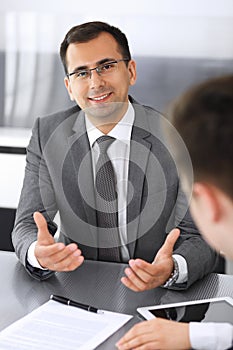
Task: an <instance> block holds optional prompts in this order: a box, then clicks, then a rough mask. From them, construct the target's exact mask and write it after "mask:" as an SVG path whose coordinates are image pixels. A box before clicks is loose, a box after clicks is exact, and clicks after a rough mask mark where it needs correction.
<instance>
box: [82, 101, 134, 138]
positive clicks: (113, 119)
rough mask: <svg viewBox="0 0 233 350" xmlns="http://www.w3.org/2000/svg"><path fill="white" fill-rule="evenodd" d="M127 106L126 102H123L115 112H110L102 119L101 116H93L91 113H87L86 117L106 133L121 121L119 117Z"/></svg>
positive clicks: (122, 115) (123, 113)
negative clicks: (121, 106)
mask: <svg viewBox="0 0 233 350" xmlns="http://www.w3.org/2000/svg"><path fill="white" fill-rule="evenodd" d="M128 106H129V104H128V103H124V106H123V108H121V109H120V110H119V111H117V112H114V113H112V114H111V115H109V116H105V117H104V118H103V119H101V117H99V118H95V117H93V116H92V115H88V114H87V118H88V119H89V120H90V122H91V123H92V124H93V125H94V126H95V127H96V128H97V129H99V130H100V131H101V132H102V133H103V134H105V135H106V134H108V133H109V132H110V131H111V130H112V129H113V128H114V127H115V126H116V125H117V124H118V123H119V122H120V121H121V119H122V118H123V117H124V115H125V113H126V112H127V109H128Z"/></svg>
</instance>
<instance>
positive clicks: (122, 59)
mask: <svg viewBox="0 0 233 350" xmlns="http://www.w3.org/2000/svg"><path fill="white" fill-rule="evenodd" d="M127 61H130V59H129V58H120V59H119V60H114V61H106V62H104V63H101V64H98V66H96V67H95V68H85V69H80V72H85V71H86V72H89V74H90V76H89V78H90V79H91V77H92V71H93V70H95V71H96V73H97V74H98V75H99V76H101V73H100V72H98V69H99V68H100V67H102V66H104V65H106V64H111V63H119V62H127ZM78 72H79V71H78V70H77V71H73V72H71V73H67V74H66V76H67V78H68V79H69V77H71V76H72V75H74V74H77V73H78Z"/></svg>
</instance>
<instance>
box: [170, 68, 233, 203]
mask: <svg viewBox="0 0 233 350" xmlns="http://www.w3.org/2000/svg"><path fill="white" fill-rule="evenodd" d="M169 114H170V118H171V122H172V124H173V125H174V126H175V128H176V129H177V131H178V133H179V134H180V135H181V137H182V139H183V141H184V143H185V145H186V147H187V149H188V151H189V154H190V157H191V160H192V164H193V171H194V181H195V182H208V183H212V184H213V185H215V186H217V187H219V188H220V189H221V190H222V191H224V192H225V193H226V194H227V195H228V196H229V197H230V198H231V199H233V181H232V179H233V75H230V76H225V77H220V78H215V79H212V80H209V81H207V82H204V83H202V84H200V85H198V86H195V87H193V88H192V89H190V90H189V91H187V92H186V93H184V94H183V95H182V96H181V97H180V98H178V99H177V100H176V101H175V102H174V103H173V105H172V107H171V109H170V111H169ZM181 167H182V165H181Z"/></svg>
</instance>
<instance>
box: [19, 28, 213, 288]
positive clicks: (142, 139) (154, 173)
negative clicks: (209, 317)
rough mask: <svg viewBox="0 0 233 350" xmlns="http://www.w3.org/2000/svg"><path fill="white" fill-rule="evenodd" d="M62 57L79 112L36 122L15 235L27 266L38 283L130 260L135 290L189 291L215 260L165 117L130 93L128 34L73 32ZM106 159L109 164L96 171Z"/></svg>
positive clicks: (128, 279) (127, 280) (129, 279)
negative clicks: (183, 181) (183, 183)
mask: <svg viewBox="0 0 233 350" xmlns="http://www.w3.org/2000/svg"><path fill="white" fill-rule="evenodd" d="M60 55H61V59H62V62H63V65H64V68H65V72H66V77H65V80H64V81H65V85H66V88H67V90H68V93H69V96H70V98H71V99H72V100H75V101H76V102H77V106H75V107H72V108H70V109H69V110H66V111H63V112H59V113H56V114H54V115H51V116H48V117H45V118H38V119H37V121H36V122H35V125H34V128H33V133H32V138H31V141H30V144H29V146H28V149H27V165H26V172H25V180H24V185H23V189H22V194H21V198H20V203H19V207H18V210H17V215H16V222H15V227H14V230H13V234H12V238H13V244H14V247H15V250H16V253H17V255H18V257H19V259H20V261H21V262H22V263H23V264H24V265H25V266H26V269H27V271H28V272H29V273H30V274H31V275H32V276H33V277H35V278H38V279H46V278H48V277H49V276H50V275H51V274H53V272H54V271H72V270H74V269H76V268H78V267H79V266H80V265H81V264H82V263H83V261H84V258H86V259H93V260H106V261H114V262H129V268H126V270H125V273H126V276H125V277H123V278H122V282H123V283H124V284H125V285H126V286H127V287H129V288H131V289H132V290H135V291H141V290H144V289H148V288H154V287H157V286H160V285H165V286H166V287H172V288H187V287H188V286H189V285H190V284H192V283H193V282H194V281H196V280H197V279H200V278H202V277H203V276H204V275H205V274H207V273H209V272H211V271H213V270H214V268H215V266H216V264H217V261H218V256H217V255H216V254H215V253H214V252H213V251H212V249H211V248H210V247H209V246H208V245H207V243H206V242H205V241H204V240H203V239H202V238H201V237H200V235H199V233H198V231H197V229H196V227H195V226H194V224H193V222H192V219H191V217H190V215H189V212H188V207H187V205H188V203H187V200H186V198H185V196H184V194H183V193H182V191H181V189H180V183H179V178H178V174H177V169H176V165H175V163H174V161H173V159H172V157H171V154H170V152H169V148H168V146H167V145H166V143H165V141H164V139H163V133H162V130H161V121H162V117H161V115H160V114H159V113H158V112H157V111H155V110H153V109H151V108H150V107H145V106H142V105H140V104H139V103H137V102H136V101H135V100H133V99H132V98H131V97H130V96H128V90H129V86H130V85H133V84H134V83H135V81H136V64H135V62H134V61H133V60H132V59H131V55H130V51H129V47H128V42H127V39H126V37H125V35H124V34H123V33H122V32H121V31H120V30H119V29H118V28H115V27H113V26H110V25H108V24H106V23H102V22H90V23H85V24H82V25H80V26H76V27H74V28H72V29H71V30H70V31H69V32H68V33H67V35H66V37H65V39H64V41H63V42H62V44H61V49H60ZM103 140H104V142H108V143H109V146H108V148H107V151H106V150H105V151H104V152H105V153H104V155H102V153H101V152H102V150H101V147H102V146H100V144H101V143H102V142H103ZM109 141H110V142H109ZM101 156H103V157H105V158H104V159H105V162H104V164H105V165H107V168H106V167H105V166H104V167H103V168H102V166H101V168H98V163H99V159H100V158H101ZM187 161H188V157H187ZM100 169H101V171H102V173H101V174H102V176H101V178H100V181H99V182H98V184H99V183H100V184H99V186H100V187H102V189H103V188H104V191H105V195H106V197H104V196H102V197H104V199H103V198H101V199H100V198H99V197H100V191H99V190H97V176H98V173H99V171H100ZM106 169H107V170H106ZM190 176H191V175H190ZM95 179H96V180H95ZM113 187H114V189H113ZM106 189H107V190H106ZM112 189H113V190H112ZM104 191H103V192H104ZM108 191H109V192H110V191H112V193H113V195H114V196H115V197H114V198H113V197H112V198H111V199H107V197H108V196H107V192H108ZM114 193H115V194H114ZM101 201H102V202H101ZM99 203H103V206H102V207H101V206H99ZM113 204H114V205H116V207H114V208H116V209H114V210H113V206H112V205H113ZM101 205H102V204H101ZM99 208H101V209H99ZM103 208H104V209H103ZM109 208H110V209H109ZM57 211H59V214H60V220H61V228H60V234H59V239H58V241H56V240H55V239H54V237H53V236H54V234H55V232H56V230H57V226H56V224H55V223H54V221H53V219H54V216H55V214H56V212H57ZM105 211H106V212H105ZM103 222H104V223H103ZM174 228H175V229H174ZM171 229H173V230H172V231H171V233H170V234H168V233H169V231H170V230H171Z"/></svg>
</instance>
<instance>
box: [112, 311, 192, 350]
mask: <svg viewBox="0 0 233 350" xmlns="http://www.w3.org/2000/svg"><path fill="white" fill-rule="evenodd" d="M116 346H117V348H118V349H120V350H127V349H134V350H142V349H153V350H156V349H164V350H174V349H176V350H185V349H190V348H191V344H190V340H189V324H188V323H179V322H175V321H170V320H165V319H162V318H155V319H153V320H150V321H144V322H141V323H138V324H136V325H135V326H134V327H133V328H131V329H130V330H129V332H128V333H126V334H125V336H124V337H123V338H121V339H120V340H119V341H118V342H117V344H116Z"/></svg>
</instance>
